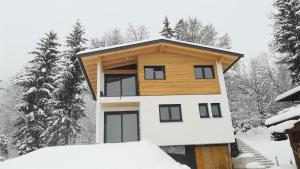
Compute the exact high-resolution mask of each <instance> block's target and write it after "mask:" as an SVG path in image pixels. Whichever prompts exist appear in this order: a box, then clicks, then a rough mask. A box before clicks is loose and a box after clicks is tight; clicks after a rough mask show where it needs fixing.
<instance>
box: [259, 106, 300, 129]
mask: <svg viewBox="0 0 300 169" xmlns="http://www.w3.org/2000/svg"><path fill="white" fill-rule="evenodd" d="M299 118H300V104H299V105H296V106H293V107H290V108H286V109H283V110H281V111H280V112H278V115H276V116H273V117H270V118H268V119H266V121H265V125H266V126H271V125H277V124H279V123H282V122H285V121H289V120H298V119H299Z"/></svg>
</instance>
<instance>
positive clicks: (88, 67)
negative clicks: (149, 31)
mask: <svg viewBox="0 0 300 169" xmlns="http://www.w3.org/2000/svg"><path fill="white" fill-rule="evenodd" d="M155 52H160V53H162V52H167V53H176V54H182V55H187V56H195V57H200V56H201V57H205V58H206V59H213V60H218V61H220V62H222V63H223V72H226V71H227V70H229V69H230V67H231V66H232V65H234V63H236V62H237V61H238V60H239V59H240V58H241V57H243V56H244V55H243V54H241V53H237V52H233V51H230V50H226V49H221V48H215V47H211V46H205V45H199V44H195V43H189V42H184V41H178V40H172V39H166V38H158V39H151V40H145V41H139V42H134V43H125V44H121V45H114V46H109V47H103V48H97V49H88V50H85V51H82V52H79V53H78V54H77V57H78V59H79V63H80V65H81V67H82V70H83V72H84V75H85V78H86V79H87V82H88V85H89V88H90V90H91V92H92V94H93V97H94V99H96V96H95V94H96V93H95V91H96V86H95V83H96V81H97V79H96V70H97V62H99V61H101V63H102V66H103V69H104V70H108V69H111V68H114V67H117V66H122V65H124V64H134V63H136V62H137V56H138V55H141V54H147V53H155ZM203 54H205V55H203Z"/></svg>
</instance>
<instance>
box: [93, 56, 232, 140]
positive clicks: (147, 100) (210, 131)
mask: <svg viewBox="0 0 300 169" xmlns="http://www.w3.org/2000/svg"><path fill="white" fill-rule="evenodd" d="M217 70H218V72H217V73H218V77H219V82H220V87H221V94H210V95H169V96H129V97H121V98H120V97H100V90H98V89H101V91H103V86H104V76H103V73H102V71H101V64H100V63H98V66H97V73H98V79H97V82H98V83H97V84H98V86H97V102H96V104H97V106H96V143H103V142H104V112H106V111H126V110H137V111H139V131H140V139H141V140H150V141H152V142H154V143H155V144H157V145H160V146H163V145H191V144H221V143H231V142H234V135H233V128H232V123H231V117H230V110H229V104H228V99H227V94H226V88H225V81H224V76H223V70H222V64H221V62H218V63H217ZM99 84H100V85H99ZM183 90H184V89H183ZM124 102H134V103H139V104H138V106H136V107H127V108H102V107H103V105H105V104H106V103H124ZM199 103H208V105H209V106H208V107H209V113H210V118H200V114H199V107H198V104H199ZM210 103H220V106H221V114H222V117H217V118H214V117H212V114H211V110H210ZM160 104H180V105H181V111H182V122H160V118H159V105H160Z"/></svg>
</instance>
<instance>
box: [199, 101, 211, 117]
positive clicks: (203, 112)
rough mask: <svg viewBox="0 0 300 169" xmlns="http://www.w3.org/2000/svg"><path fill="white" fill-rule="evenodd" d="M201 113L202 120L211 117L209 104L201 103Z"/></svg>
mask: <svg viewBox="0 0 300 169" xmlns="http://www.w3.org/2000/svg"><path fill="white" fill-rule="evenodd" d="M199 112H200V117H202V118H207V117H209V113H208V105H207V103H200V104H199Z"/></svg>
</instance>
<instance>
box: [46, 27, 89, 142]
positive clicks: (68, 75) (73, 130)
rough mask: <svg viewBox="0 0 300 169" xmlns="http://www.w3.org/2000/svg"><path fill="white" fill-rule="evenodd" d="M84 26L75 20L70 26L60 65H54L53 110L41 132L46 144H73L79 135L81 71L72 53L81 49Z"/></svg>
mask: <svg viewBox="0 0 300 169" xmlns="http://www.w3.org/2000/svg"><path fill="white" fill-rule="evenodd" d="M84 33H85V32H84V28H83V26H82V25H81V23H80V22H79V21H77V22H76V24H75V25H74V26H73V31H72V33H70V34H69V36H67V40H66V47H67V48H68V49H67V51H65V53H64V57H63V59H62V60H61V61H60V62H61V64H60V65H59V67H57V71H58V72H57V76H56V78H55V80H56V81H55V84H56V86H55V87H56V89H55V91H54V95H53V97H54V98H53V101H52V105H53V109H54V110H53V112H52V115H51V117H50V118H48V120H49V121H48V126H49V127H48V128H47V130H46V131H45V132H44V133H43V135H42V137H43V141H44V142H45V144H46V145H49V146H52V145H61V144H63V145H68V144H74V143H75V139H76V137H77V136H78V135H79V134H80V131H81V126H80V123H79V119H81V118H82V117H85V116H86V115H85V112H84V110H85V106H84V104H85V103H84V101H83V93H84V86H83V81H84V78H83V74H82V72H81V68H80V65H79V61H78V59H77V58H76V54H77V53H78V52H80V51H82V50H84V49H86V48H85V47H84V45H85V43H86V41H87V40H86V39H85V38H84V37H83V35H84Z"/></svg>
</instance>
